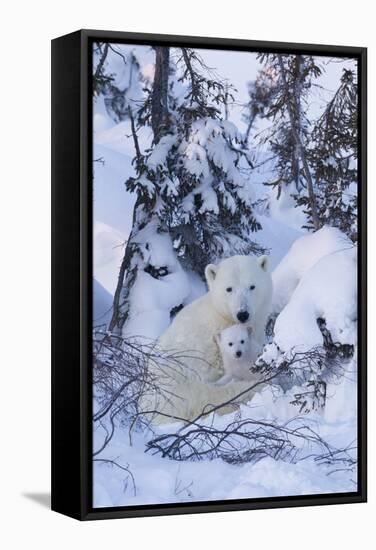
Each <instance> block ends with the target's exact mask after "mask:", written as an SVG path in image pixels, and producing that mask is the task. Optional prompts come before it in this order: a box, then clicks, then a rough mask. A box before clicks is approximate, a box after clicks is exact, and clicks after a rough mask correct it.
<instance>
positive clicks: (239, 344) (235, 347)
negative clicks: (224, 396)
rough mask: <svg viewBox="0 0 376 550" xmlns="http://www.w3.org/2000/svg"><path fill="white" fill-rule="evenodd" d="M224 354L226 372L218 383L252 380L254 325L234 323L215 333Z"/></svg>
mask: <svg viewBox="0 0 376 550" xmlns="http://www.w3.org/2000/svg"><path fill="white" fill-rule="evenodd" d="M215 340H216V342H217V344H218V347H219V349H220V352H221V356H222V365H223V370H224V374H223V376H222V377H221V378H220V379H219V380H218V381H217V382H216V384H219V385H222V384H227V383H228V382H231V381H233V380H252V379H254V374H253V373H251V371H250V368H251V365H252V359H253V349H252V327H250V326H243V325H239V324H236V325H232V326H230V327H228V328H225V329H224V330H222V331H220V332H218V333H217V334H216V335H215Z"/></svg>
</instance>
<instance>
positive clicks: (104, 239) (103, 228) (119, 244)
mask: <svg viewBox="0 0 376 550" xmlns="http://www.w3.org/2000/svg"><path fill="white" fill-rule="evenodd" d="M93 238H94V242H95V249H94V257H93V261H94V274H95V278H96V279H97V281H98V282H99V283H100V284H101V285H102V286H103V287H104V288H105V289H106V290H107V292H108V293H109V294H111V295H114V293H115V289H116V284H117V279H118V275H119V268H120V265H121V262H122V259H123V256H124V244H125V239H124V236H123V235H122V234H121V233H120V232H119V231H117V230H116V229H114V228H113V227H111V226H109V225H107V224H105V223H101V222H99V221H97V222H95V223H94V228H93Z"/></svg>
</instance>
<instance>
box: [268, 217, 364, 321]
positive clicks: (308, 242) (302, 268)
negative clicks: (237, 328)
mask: <svg viewBox="0 0 376 550" xmlns="http://www.w3.org/2000/svg"><path fill="white" fill-rule="evenodd" d="M352 246H353V244H352V242H351V241H350V240H349V238H348V237H347V236H346V235H345V234H344V233H342V232H341V231H340V230H339V229H336V228H335V227H329V226H324V227H323V228H322V229H320V230H319V231H316V233H310V234H309V235H304V236H303V237H301V238H300V239H297V240H296V241H295V242H294V243H293V245H292V246H291V248H290V250H289V252H288V253H287V254H286V256H285V257H284V258H283V260H282V261H281V262H280V263H279V265H278V266H277V268H276V269H275V270H274V271H273V273H272V278H273V304H272V309H273V312H274V313H279V312H280V311H282V309H283V308H284V307H285V306H286V304H287V303H288V302H289V300H290V298H291V297H292V294H293V292H294V290H295V289H296V287H297V286H298V284H299V282H300V280H301V279H302V277H303V275H304V274H305V273H306V272H307V271H308V270H309V269H311V267H313V266H314V265H315V264H316V263H317V262H318V261H319V260H320V259H321V258H323V257H324V256H326V255H328V254H332V253H333V252H338V251H340V250H346V249H348V248H351V247H352ZM324 287H325V281H324V282H323V288H324Z"/></svg>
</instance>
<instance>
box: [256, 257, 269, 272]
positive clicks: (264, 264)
mask: <svg viewBox="0 0 376 550" xmlns="http://www.w3.org/2000/svg"><path fill="white" fill-rule="evenodd" d="M257 263H258V264H259V266H260V267H261V269H263V270H264V271H268V269H269V256H260V257H259V258H257Z"/></svg>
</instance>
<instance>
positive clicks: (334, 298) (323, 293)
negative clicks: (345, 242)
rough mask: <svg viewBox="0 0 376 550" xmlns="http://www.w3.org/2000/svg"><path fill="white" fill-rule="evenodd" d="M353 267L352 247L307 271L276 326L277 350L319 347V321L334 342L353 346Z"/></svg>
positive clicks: (354, 280) (355, 250)
mask: <svg viewBox="0 0 376 550" xmlns="http://www.w3.org/2000/svg"><path fill="white" fill-rule="evenodd" d="M303 239H304V240H305V239H306V237H303ZM309 253H310V249H309V248H307V254H309ZM356 267H357V249H356V247H354V246H352V247H349V248H348V249H346V250H342V251H336V252H332V253H330V254H327V255H326V256H323V257H322V258H321V259H320V260H318V262H316V263H315V264H314V266H313V267H311V269H307V270H306V272H305V273H304V274H303V276H302V277H301V280H300V282H299V284H298V285H297V287H296V289H295V291H294V292H293V294H292V296H291V298H290V300H289V302H288V303H287V305H286V306H285V308H284V309H283V310H282V311H281V313H280V314H279V316H278V318H277V320H276V323H275V327H274V331H275V342H276V344H277V345H278V346H279V347H280V349H282V350H288V349H291V348H293V347H295V348H296V347H297V342H298V343H299V351H303V350H304V351H305V350H309V349H311V348H314V347H315V346H318V345H321V344H322V334H321V331H320V330H319V327H318V325H317V322H316V320H317V319H318V318H323V319H325V321H326V327H327V329H328V330H329V332H330V334H331V336H332V338H333V341H334V342H340V343H344V344H356V320H357V294H356V289H357V284H356V273H357V268H356ZM292 327H293V330H292Z"/></svg>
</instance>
